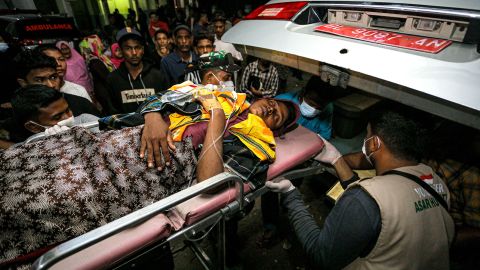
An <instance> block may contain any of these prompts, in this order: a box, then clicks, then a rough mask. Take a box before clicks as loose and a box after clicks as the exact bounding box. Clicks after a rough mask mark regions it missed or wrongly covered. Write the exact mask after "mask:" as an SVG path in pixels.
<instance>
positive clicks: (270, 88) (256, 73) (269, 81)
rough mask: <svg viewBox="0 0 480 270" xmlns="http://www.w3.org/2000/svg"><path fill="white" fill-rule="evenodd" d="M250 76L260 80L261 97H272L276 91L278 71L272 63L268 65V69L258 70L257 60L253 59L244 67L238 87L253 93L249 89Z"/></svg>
mask: <svg viewBox="0 0 480 270" xmlns="http://www.w3.org/2000/svg"><path fill="white" fill-rule="evenodd" d="M250 77H258V78H259V80H260V89H257V90H259V91H260V92H261V93H262V97H274V96H275V95H276V94H277V91H278V72H277V68H275V66H274V65H273V64H271V65H270V67H269V68H268V70H266V71H260V70H259V69H258V60H257V61H254V62H252V63H250V64H248V66H247V67H246V68H245V71H244V72H243V76H242V81H241V82H240V89H241V91H242V92H245V93H247V94H250V95H253V93H252V92H251V91H250V85H248V84H249V83H250V82H251V79H250Z"/></svg>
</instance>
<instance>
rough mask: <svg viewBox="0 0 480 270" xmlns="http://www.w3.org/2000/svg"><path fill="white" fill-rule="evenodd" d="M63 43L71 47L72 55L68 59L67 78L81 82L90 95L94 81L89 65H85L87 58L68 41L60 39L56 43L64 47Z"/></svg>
mask: <svg viewBox="0 0 480 270" xmlns="http://www.w3.org/2000/svg"><path fill="white" fill-rule="evenodd" d="M62 45H66V46H68V47H69V48H70V52H71V54H72V56H71V57H70V58H69V59H67V74H65V80H66V81H69V82H73V83H76V84H80V85H81V86H83V87H85V89H86V90H87V92H88V93H89V94H90V96H92V95H93V83H92V80H91V79H90V74H89V72H88V69H87V66H86V65H85V59H83V57H82V56H81V55H80V54H79V53H78V52H77V51H76V50H75V49H74V48H73V47H72V46H70V44H69V43H68V42H66V41H63V40H61V41H58V42H57V43H56V46H57V48H59V49H60V50H61V49H62Z"/></svg>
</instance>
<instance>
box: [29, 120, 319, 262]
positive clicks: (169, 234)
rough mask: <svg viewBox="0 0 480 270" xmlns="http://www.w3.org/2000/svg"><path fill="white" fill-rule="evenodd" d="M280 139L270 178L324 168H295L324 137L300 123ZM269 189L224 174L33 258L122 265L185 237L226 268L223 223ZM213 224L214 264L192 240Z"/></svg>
mask: <svg viewBox="0 0 480 270" xmlns="http://www.w3.org/2000/svg"><path fill="white" fill-rule="evenodd" d="M276 141H277V147H276V156H277V158H276V161H275V162H274V163H273V164H271V165H270V166H269V170H268V173H267V180H274V179H275V178H277V177H280V176H283V177H286V178H289V179H295V178H301V177H305V176H308V175H315V174H318V173H321V172H323V171H324V167H323V166H322V165H321V164H320V163H318V162H313V163H312V164H311V166H309V167H306V168H301V169H294V168H295V167H297V165H300V164H302V163H304V162H305V161H308V160H310V159H311V158H313V157H314V156H316V155H317V154H318V153H319V152H320V151H321V150H322V148H323V141H322V140H321V139H320V138H319V137H318V135H317V134H315V133H313V132H311V131H309V130H307V129H306V128H303V127H301V126H299V127H297V128H296V129H294V130H292V131H290V132H288V133H287V134H285V135H284V137H283V138H282V139H280V138H278V139H277V140H276ZM291 169H293V170H291ZM225 183H229V184H230V185H231V187H229V188H227V189H226V190H225V191H223V192H220V193H218V194H205V192H206V191H208V190H212V189H213V188H215V187H218V186H219V185H222V184H225ZM265 192H267V189H266V188H265V187H261V188H259V189H256V190H251V188H250V186H249V185H248V184H246V183H244V182H243V180H242V179H241V178H240V177H239V176H237V175H234V174H232V173H228V172H225V173H221V174H219V175H217V176H214V177H212V178H210V179H207V180H205V181H203V182H200V183H197V184H195V185H192V186H191V187H189V188H187V189H184V190H182V191H180V192H177V193H175V194H173V195H171V196H169V197H167V198H165V199H162V200H160V201H158V202H155V203H153V204H151V205H149V206H147V207H144V208H142V209H139V210H137V211H135V212H133V213H130V214H128V215H126V216H124V217H122V218H120V219H117V220H115V221H113V222H110V223H108V224H106V225H104V226H102V227H99V228H97V229H95V230H92V231H90V232H88V233H86V234H83V235H80V236H78V237H76V238H74V239H71V240H69V241H67V242H64V243H62V244H60V245H58V246H56V247H55V248H53V249H51V250H50V251H48V252H46V253H45V254H43V255H42V256H41V257H39V258H38V259H37V260H36V261H35V263H34V269H39V270H40V269H105V268H114V267H119V266H120V265H125V264H128V261H129V260H132V259H134V258H136V257H137V256H140V255H141V254H143V253H145V252H149V251H150V250H152V249H154V248H155V247H158V246H161V245H163V244H164V243H166V242H169V241H171V240H173V239H177V238H179V237H184V238H185V239H187V241H186V242H187V243H189V246H190V248H191V249H192V251H193V252H194V254H195V255H196V256H197V257H198V258H199V259H200V262H201V263H202V265H203V266H204V267H205V268H206V269H209V268H215V269H224V266H225V221H226V220H228V219H229V218H230V217H232V216H233V215H234V214H236V213H239V212H241V211H242V210H243V209H244V205H245V204H247V203H250V202H252V201H254V200H255V199H256V198H257V197H259V196H261V195H262V194H264V193H265ZM213 225H216V226H218V244H217V245H218V249H217V252H218V256H217V263H216V266H214V265H213V264H212V262H211V261H210V260H209V258H208V257H207V256H206V254H205V252H203V251H202V250H201V249H200V247H199V246H198V245H197V244H196V241H192V238H196V237H198V235H202V232H203V231H204V230H207V229H209V228H211V227H212V226H213Z"/></svg>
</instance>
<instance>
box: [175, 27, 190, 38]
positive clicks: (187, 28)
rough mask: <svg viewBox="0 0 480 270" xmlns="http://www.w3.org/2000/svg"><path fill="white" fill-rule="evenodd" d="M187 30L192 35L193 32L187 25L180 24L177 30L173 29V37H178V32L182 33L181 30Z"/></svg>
mask: <svg viewBox="0 0 480 270" xmlns="http://www.w3.org/2000/svg"><path fill="white" fill-rule="evenodd" d="M182 29H183V30H187V31H188V33H190V35H191V34H192V31H191V30H190V28H189V27H188V26H186V25H185V24H180V25H177V27H175V29H173V32H172V33H173V36H174V37H176V36H177V32H178V31H180V30H182Z"/></svg>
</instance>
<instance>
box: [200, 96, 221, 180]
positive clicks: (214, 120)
mask: <svg viewBox="0 0 480 270" xmlns="http://www.w3.org/2000/svg"><path fill="white" fill-rule="evenodd" d="M197 100H199V101H200V102H201V103H202V106H203V107H204V108H205V109H206V110H208V111H209V112H210V121H209V122H208V126H207V133H206V135H205V140H204V142H203V148H202V151H201V152H200V156H199V158H198V164H197V181H198V182H201V181H204V180H206V179H208V178H210V177H212V176H215V175H217V174H219V173H222V172H223V171H224V166H223V131H224V129H225V113H224V111H223V109H222V106H221V105H220V103H219V102H218V101H217V99H216V98H215V96H213V95H208V96H200V97H198V99H197Z"/></svg>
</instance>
